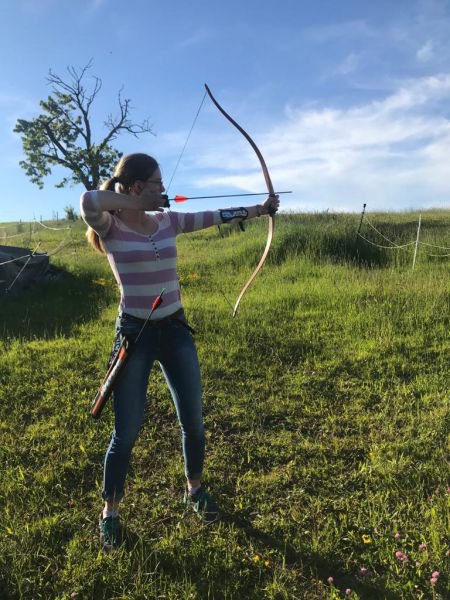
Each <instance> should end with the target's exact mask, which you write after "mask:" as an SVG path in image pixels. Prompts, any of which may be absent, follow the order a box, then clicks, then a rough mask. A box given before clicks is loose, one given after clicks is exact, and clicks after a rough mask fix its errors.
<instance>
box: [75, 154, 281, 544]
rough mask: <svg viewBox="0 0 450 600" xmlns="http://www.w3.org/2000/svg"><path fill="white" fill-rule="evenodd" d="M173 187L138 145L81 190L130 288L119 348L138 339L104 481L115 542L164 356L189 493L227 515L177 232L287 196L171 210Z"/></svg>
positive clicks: (103, 530)
mask: <svg viewBox="0 0 450 600" xmlns="http://www.w3.org/2000/svg"><path fill="white" fill-rule="evenodd" d="M164 191H165V189H164V185H163V182H162V176H161V171H160V168H159V165H158V163H157V162H156V160H155V159H154V158H152V157H150V156H148V155H146V154H130V155H128V156H124V157H122V158H121V160H120V161H119V163H118V164H117V166H116V169H115V171H114V176H113V177H112V178H110V179H108V180H107V181H106V182H105V183H104V184H103V185H102V186H101V189H100V190H95V191H88V192H84V193H83V194H82V196H81V200H80V204H81V215H82V217H83V219H84V220H85V222H86V223H87V225H88V231H87V234H86V235H87V238H88V241H89V242H90V243H91V245H92V246H93V247H94V248H95V249H96V250H98V251H99V252H101V253H104V254H106V257H107V259H108V261H109V264H110V266H111V269H112V271H113V273H114V276H115V278H116V281H117V284H118V286H119V290H120V294H121V299H120V304H119V315H118V318H117V321H116V336H115V341H114V347H113V354H114V350H118V348H119V347H120V346H121V344H122V342H123V340H124V339H126V340H128V341H129V342H130V343H131V344H133V342H136V343H135V344H134V346H133V351H132V352H131V353H130V354H129V356H128V359H127V361H126V363H125V364H124V366H123V368H122V371H121V373H120V376H119V377H118V378H117V380H116V382H115V384H114V391H113V395H114V418H115V421H114V423H115V427H114V431H113V434H112V437H111V441H110V444H109V446H108V449H107V451H106V457H105V463H104V480H103V490H102V497H103V499H104V501H105V504H104V508H103V512H102V514H101V515H100V537H101V542H102V547H103V548H104V549H105V550H110V549H112V548H115V547H117V546H119V545H120V542H121V539H120V538H121V535H120V520H119V505H120V502H121V500H122V498H123V496H124V486H125V479H126V475H127V470H128V465H129V462H130V458H131V453H132V449H133V446H134V444H135V441H136V439H137V436H138V433H139V431H140V429H141V425H142V422H143V417H144V406H145V401H146V392H147V386H148V380H149V376H150V372H151V369H152V365H153V363H154V362H155V361H157V362H159V364H160V366H161V369H162V371H163V375H164V377H165V379H166V382H167V384H168V387H169V389H170V392H171V395H172V398H173V402H174V404H175V408H176V412H177V416H178V420H179V424H180V427H181V433H182V448H183V457H184V465H185V475H186V486H185V491H184V502H185V504H186V505H187V506H189V507H191V508H192V509H193V510H194V511H195V512H196V513H197V514H198V515H199V516H200V517H201V518H202V519H203V520H204V521H205V522H207V523H210V522H212V521H214V520H216V519H217V518H218V507H217V503H216V502H215V500H214V498H213V496H212V495H211V494H210V493H209V492H208V491H207V489H206V488H205V487H204V486H203V485H202V474H203V463H204V456H205V434H204V426H203V416H202V391H201V381H200V369H199V363H198V357H197V351H196V347H195V343H194V339H193V336H192V333H193V332H192V329H191V328H190V327H189V325H188V323H187V321H186V317H185V314H184V311H183V307H182V304H181V294H180V286H179V280H178V275H177V270H176V257H177V251H176V236H177V235H178V234H179V233H181V232H192V231H196V230H200V229H203V228H206V227H210V226H212V225H218V224H220V223H225V222H240V221H242V220H245V219H252V218H254V217H257V216H260V215H266V214H269V213H270V214H273V213H274V212H276V211H277V210H278V207H279V200H278V196H276V195H270V196H269V198H268V199H267V200H266V201H265V202H264V204H262V205H256V206H250V207H240V208H230V209H226V210H217V211H202V212H197V213H177V212H164V210H163V206H164V205H165V203H166V199H167V198H166V197H165V196H163V192H164ZM147 211H148V212H147ZM148 213H149V214H148ZM161 288H165V295H164V302H163V304H162V307H160V308H158V310H157V311H155V312H154V314H151V318H150V319H149V321H148V327H146V328H145V330H144V329H143V327H142V326H143V324H144V322H145V321H146V320H147V318H148V316H149V310H150V307H151V306H152V303H154V302H155V299H156V298H157V296H158V293H159V291H160V290H161ZM138 336H139V339H138V340H137V341H136V338H137V337H138Z"/></svg>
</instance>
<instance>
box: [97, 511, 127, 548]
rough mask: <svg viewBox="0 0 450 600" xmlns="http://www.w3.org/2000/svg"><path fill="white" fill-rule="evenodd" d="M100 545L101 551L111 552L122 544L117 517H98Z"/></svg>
mask: <svg viewBox="0 0 450 600" xmlns="http://www.w3.org/2000/svg"><path fill="white" fill-rule="evenodd" d="M99 527H100V543H101V545H102V550H104V551H105V552H111V551H112V550H115V549H116V548H119V546H120V545H121V544H122V529H121V527H120V519H119V517H106V518H103V515H100V520H99Z"/></svg>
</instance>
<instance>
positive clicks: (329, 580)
mask: <svg viewBox="0 0 450 600" xmlns="http://www.w3.org/2000/svg"><path fill="white" fill-rule="evenodd" d="M327 581H328V583H329V584H330V585H331V584H333V583H334V579H333V577H328V579H327Z"/></svg>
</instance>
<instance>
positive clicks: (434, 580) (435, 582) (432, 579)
mask: <svg viewBox="0 0 450 600" xmlns="http://www.w3.org/2000/svg"><path fill="white" fill-rule="evenodd" d="M437 582H438V580H437V579H436V578H434V577H432V578H431V579H430V583H431V585H436V584H437Z"/></svg>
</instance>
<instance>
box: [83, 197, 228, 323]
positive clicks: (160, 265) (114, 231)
mask: <svg viewBox="0 0 450 600" xmlns="http://www.w3.org/2000/svg"><path fill="white" fill-rule="evenodd" d="M80 204H81V216H82V217H83V219H84V221H85V222H86V223H87V224H88V225H89V226H90V227H92V229H93V230H94V231H96V232H97V233H98V235H99V236H100V238H101V240H102V243H103V247H104V249H105V252H106V256H107V258H108V261H109V264H110V266H111V269H112V271H113V273H114V277H115V278H116V281H117V284H118V286H119V290H120V305H119V311H120V312H126V313H128V314H130V315H134V316H135V317H139V318H141V319H146V318H147V316H148V314H149V312H150V310H151V306H152V304H153V301H154V300H155V298H156V296H158V294H159V293H160V292H161V289H162V288H165V290H166V291H165V293H164V298H163V300H164V301H163V303H162V305H161V306H160V307H159V308H158V310H157V311H155V313H154V315H152V319H155V320H157V319H162V318H164V317H167V316H169V315H171V314H173V313H175V312H176V311H177V310H179V309H180V308H181V292H180V283H179V279H178V274H177V270H176V262H177V248H176V236H177V235H178V233H187V232H192V231H198V230H200V229H204V228H206V227H211V226H212V225H217V224H219V223H221V222H222V220H221V218H220V213H219V211H204V212H197V213H176V212H157V213H152V214H151V215H150V216H151V218H152V219H154V220H155V221H156V222H157V225H158V229H157V230H156V232H155V233H153V234H152V235H147V234H142V233H137V232H136V231H133V230H132V229H130V228H129V227H128V226H127V225H125V223H123V221H121V220H120V218H119V217H118V216H117V215H114V214H110V213H109V212H102V211H101V210H100V209H99V206H98V202H97V192H96V191H92V192H85V193H84V194H83V195H82V196H81V203H80Z"/></svg>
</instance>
